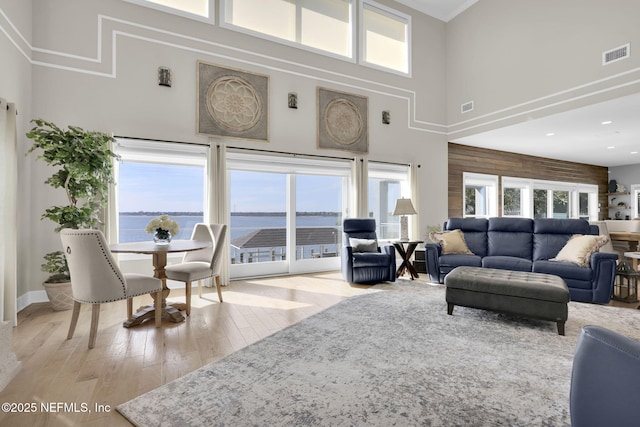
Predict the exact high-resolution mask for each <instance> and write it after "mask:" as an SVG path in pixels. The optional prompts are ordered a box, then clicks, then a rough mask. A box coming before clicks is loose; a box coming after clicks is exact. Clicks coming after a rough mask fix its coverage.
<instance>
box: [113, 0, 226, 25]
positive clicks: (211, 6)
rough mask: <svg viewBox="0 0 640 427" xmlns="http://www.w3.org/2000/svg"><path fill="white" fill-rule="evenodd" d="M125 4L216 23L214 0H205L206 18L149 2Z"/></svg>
mask: <svg viewBox="0 0 640 427" xmlns="http://www.w3.org/2000/svg"><path fill="white" fill-rule="evenodd" d="M124 1H126V2H127V3H133V4H137V5H139V6H144V7H148V8H149V9H155V10H159V11H161V12H165V13H170V14H172V15H177V16H181V17H183V18H188V19H193V20H195V21H201V22H206V23H207V24H211V25H215V22H216V14H215V10H216V0H207V2H208V4H209V11H208V16H202V15H198V14H196V13H191V12H187V11H185V10H182V9H177V8H173V7H169V6H165V5H163V4H158V3H155V2H153V1H151V0H124Z"/></svg>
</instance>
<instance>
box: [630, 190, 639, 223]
mask: <svg viewBox="0 0 640 427" xmlns="http://www.w3.org/2000/svg"><path fill="white" fill-rule="evenodd" d="M629 194H630V196H629V197H631V203H630V204H631V214H632V215H633V216H632V217H631V218H632V219H633V218H640V210H639V209H638V197H640V184H631V186H630V187H629Z"/></svg>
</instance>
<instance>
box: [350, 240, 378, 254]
mask: <svg viewBox="0 0 640 427" xmlns="http://www.w3.org/2000/svg"><path fill="white" fill-rule="evenodd" d="M349 245H350V246H351V247H352V248H353V252H354V253H355V252H378V242H377V241H376V240H375V239H356V238H355V237H349Z"/></svg>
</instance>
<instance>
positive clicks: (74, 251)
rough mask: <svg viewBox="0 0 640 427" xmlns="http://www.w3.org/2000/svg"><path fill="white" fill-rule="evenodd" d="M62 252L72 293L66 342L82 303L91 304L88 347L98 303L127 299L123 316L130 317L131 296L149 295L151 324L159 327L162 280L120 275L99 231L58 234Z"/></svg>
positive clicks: (95, 328)
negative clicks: (152, 302)
mask: <svg viewBox="0 0 640 427" xmlns="http://www.w3.org/2000/svg"><path fill="white" fill-rule="evenodd" d="M60 239H61V240H62V249H63V251H64V254H65V257H66V258H67V264H68V265H69V273H70V275H71V290H72V293H73V299H74V304H73V313H72V315H71V324H70V325H69V333H68V334H67V339H68V340H69V339H71V338H72V337H73V333H74V332H75V329H76V324H77V323H78V317H79V315H80V305H81V304H82V303H86V304H91V329H90V331H89V348H93V347H94V346H95V343H96V334H97V331H98V319H99V317H100V304H103V303H107V302H113V301H120V300H123V299H126V300H127V316H128V318H131V317H132V316H133V299H132V298H133V297H135V296H138V295H145V294H153V293H154V292H155V295H153V298H154V301H155V309H156V312H155V323H156V327H160V324H161V321H162V292H161V291H162V281H161V280H160V279H156V278H155V277H151V276H147V275H143V274H136V273H122V271H120V268H119V267H118V264H117V263H116V261H115V259H114V258H113V255H112V254H111V251H110V250H109V246H108V245H107V241H106V239H105V238H104V234H102V232H101V231H100V230H74V229H69V228H66V229H63V230H61V231H60Z"/></svg>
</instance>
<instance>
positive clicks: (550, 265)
mask: <svg viewBox="0 0 640 427" xmlns="http://www.w3.org/2000/svg"><path fill="white" fill-rule="evenodd" d="M533 272H534V273H546V274H555V275H556V276H560V277H562V278H564V279H574V280H581V281H587V282H588V281H590V280H591V277H592V275H593V270H591V269H590V268H589V267H580V266H578V265H576V264H574V263H572V262H558V261H535V262H534V263H533Z"/></svg>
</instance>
